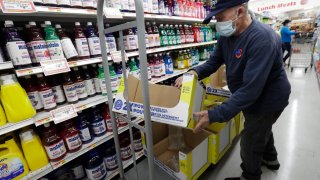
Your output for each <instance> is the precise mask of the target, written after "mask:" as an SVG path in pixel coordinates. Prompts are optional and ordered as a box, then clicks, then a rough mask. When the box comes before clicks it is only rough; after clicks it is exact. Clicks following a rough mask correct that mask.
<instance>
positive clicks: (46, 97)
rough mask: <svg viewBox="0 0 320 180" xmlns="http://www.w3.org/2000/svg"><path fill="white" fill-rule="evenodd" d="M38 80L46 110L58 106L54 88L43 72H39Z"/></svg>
mask: <svg viewBox="0 0 320 180" xmlns="http://www.w3.org/2000/svg"><path fill="white" fill-rule="evenodd" d="M37 81H38V85H39V89H38V91H39V94H40V99H41V102H42V104H43V108H44V110H46V111H50V110H52V109H54V108H55V107H57V102H56V99H55V97H54V93H53V90H52V88H51V87H50V86H49V85H48V84H47V81H46V80H45V79H44V77H43V74H37Z"/></svg>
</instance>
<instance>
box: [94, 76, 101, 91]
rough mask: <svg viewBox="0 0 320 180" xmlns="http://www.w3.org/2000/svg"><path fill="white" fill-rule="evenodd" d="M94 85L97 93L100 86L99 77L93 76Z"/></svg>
mask: <svg viewBox="0 0 320 180" xmlns="http://www.w3.org/2000/svg"><path fill="white" fill-rule="evenodd" d="M93 82H94V87H95V90H96V92H97V93H101V86H100V79H99V78H93Z"/></svg>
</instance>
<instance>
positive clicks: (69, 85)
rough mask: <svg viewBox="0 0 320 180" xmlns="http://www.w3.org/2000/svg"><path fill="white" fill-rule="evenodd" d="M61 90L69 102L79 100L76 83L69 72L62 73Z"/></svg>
mask: <svg viewBox="0 0 320 180" xmlns="http://www.w3.org/2000/svg"><path fill="white" fill-rule="evenodd" d="M63 90H64V93H65V95H66V97H67V101H68V102H69V103H77V102H78V100H79V97H78V93H77V87H76V84H75V83H74V82H73V81H72V79H71V76H70V73H64V74H63Z"/></svg>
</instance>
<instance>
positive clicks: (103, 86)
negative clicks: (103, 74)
mask: <svg viewBox="0 0 320 180" xmlns="http://www.w3.org/2000/svg"><path fill="white" fill-rule="evenodd" d="M99 82H100V88H101V92H102V94H107V92H108V91H107V84H106V79H105V78H99Z"/></svg>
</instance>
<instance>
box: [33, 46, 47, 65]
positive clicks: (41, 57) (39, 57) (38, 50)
mask: <svg viewBox="0 0 320 180" xmlns="http://www.w3.org/2000/svg"><path fill="white" fill-rule="evenodd" d="M31 45H32V49H33V53H34V56H35V58H36V62H37V63H39V62H40V61H47V60H50V54H49V50H48V46H47V43H46V42H45V41H31Z"/></svg>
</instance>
